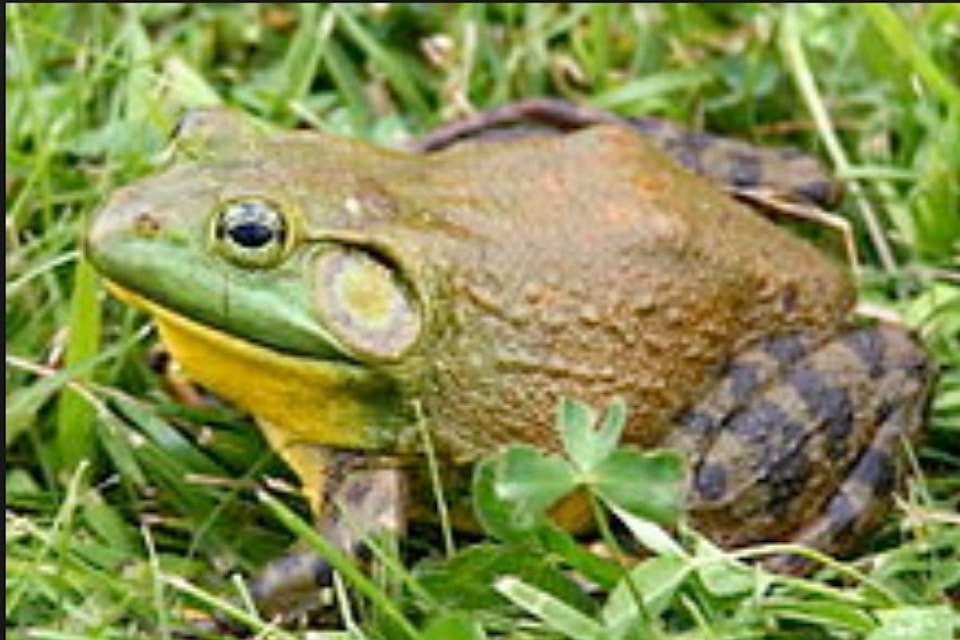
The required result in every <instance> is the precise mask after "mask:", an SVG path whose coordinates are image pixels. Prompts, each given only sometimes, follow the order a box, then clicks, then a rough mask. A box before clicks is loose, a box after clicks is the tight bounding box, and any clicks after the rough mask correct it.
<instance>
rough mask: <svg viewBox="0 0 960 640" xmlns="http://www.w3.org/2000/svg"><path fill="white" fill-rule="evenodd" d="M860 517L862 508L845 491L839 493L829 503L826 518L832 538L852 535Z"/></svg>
mask: <svg viewBox="0 0 960 640" xmlns="http://www.w3.org/2000/svg"><path fill="white" fill-rule="evenodd" d="M859 517H860V509H859V508H858V507H857V506H856V505H855V504H854V503H853V501H852V500H851V499H850V497H849V496H847V494H845V493H838V494H837V495H835V496H834V497H833V498H832V499H831V500H830V503H829V504H828V505H827V511H826V519H827V528H828V530H829V536H830V538H832V539H834V540H836V539H839V538H842V537H844V536H847V535H850V534H851V532H852V531H853V526H854V524H855V523H856V521H857V518H859Z"/></svg>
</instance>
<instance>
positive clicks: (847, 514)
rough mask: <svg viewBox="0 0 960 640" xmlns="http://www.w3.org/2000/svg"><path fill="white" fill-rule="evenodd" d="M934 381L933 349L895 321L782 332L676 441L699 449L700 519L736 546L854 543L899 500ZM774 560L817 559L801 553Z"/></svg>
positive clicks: (695, 499)
mask: <svg viewBox="0 0 960 640" xmlns="http://www.w3.org/2000/svg"><path fill="white" fill-rule="evenodd" d="M932 381H933V369H932V367H931V365H930V361H929V359H928V358H927V356H926V354H925V353H924V352H923V351H922V349H921V348H920V347H919V346H918V345H917V343H916V342H915V341H914V339H913V338H912V337H911V336H910V335H909V334H908V333H907V332H906V331H905V330H903V329H902V328H900V327H898V326H895V325H892V324H878V325H875V326H871V327H861V328H852V329H848V330H846V331H845V332H843V333H841V334H840V335H838V336H834V337H831V338H829V339H823V338H815V337H813V336H809V335H803V334H796V333H794V334H788V335H782V336H778V337H775V338H772V339H768V340H766V341H764V342H762V343H761V344H759V345H757V346H755V347H753V348H751V349H748V350H746V351H745V352H743V353H741V354H739V355H737V356H736V357H735V358H733V359H732V360H731V361H730V362H729V363H728V364H727V365H726V367H725V370H724V374H723V376H722V377H721V379H720V381H719V382H718V383H717V384H716V386H715V387H714V388H713V389H712V390H711V392H710V393H709V394H708V395H707V397H706V398H705V399H704V400H703V401H702V402H701V403H699V404H698V405H696V406H694V407H693V408H691V409H689V410H688V411H686V412H684V413H683V414H681V415H680V417H679V422H680V425H681V426H680V428H678V429H677V430H676V431H675V432H674V433H673V434H671V436H670V438H669V439H668V440H669V441H668V442H667V443H666V444H667V446H675V447H678V448H681V449H683V450H684V451H685V452H686V453H687V455H688V457H689V459H690V462H691V465H690V469H691V473H690V478H689V489H688V496H689V498H688V506H689V509H690V513H691V518H692V521H693V524H694V526H695V527H697V528H698V529H700V530H702V531H704V532H706V533H708V535H710V536H711V537H712V538H713V539H715V540H716V541H717V542H719V543H721V544H723V545H724V546H728V547H737V546H742V545H747V544H755V543H759V542H773V541H778V542H795V543H799V544H802V545H806V546H809V547H812V548H815V549H818V550H820V551H824V552H827V553H839V554H842V553H844V552H848V551H850V550H851V548H852V547H853V546H854V545H855V544H856V543H857V541H858V540H859V539H860V538H861V537H862V536H863V534H864V532H866V531H867V530H869V529H870V527H871V526H872V525H874V524H876V522H877V521H878V519H879V518H880V517H881V516H882V515H883V514H884V513H885V511H886V509H887V508H888V507H889V505H890V502H891V495H892V492H893V490H894V489H895V487H896V486H897V482H898V479H899V478H900V477H901V476H902V473H901V471H902V470H901V468H900V467H902V456H901V455H899V454H900V453H901V445H902V444H903V443H905V442H911V441H914V440H915V439H916V438H917V437H918V435H919V432H920V426H921V424H922V420H923V414H924V411H925V409H926V406H927V404H928V403H927V401H928V398H929V395H930V389H931V387H932ZM767 564H768V566H769V567H770V568H772V569H774V570H777V571H782V572H790V573H802V572H804V571H806V570H808V569H809V568H810V566H809V564H808V563H807V562H806V561H804V560H803V559H801V558H799V557H794V556H778V557H776V558H773V559H771V561H770V562H768V563H767Z"/></svg>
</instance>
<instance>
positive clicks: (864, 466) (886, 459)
mask: <svg viewBox="0 0 960 640" xmlns="http://www.w3.org/2000/svg"><path fill="white" fill-rule="evenodd" d="M894 476H895V474H894V468H893V462H892V461H891V460H890V456H888V455H887V454H886V453H884V452H883V451H881V450H880V449H877V448H875V447H871V448H869V449H867V451H866V452H865V453H864V454H863V455H862V456H861V457H860V461H859V462H857V466H856V468H855V469H854V470H853V474H852V475H851V477H852V478H854V479H856V480H858V481H859V482H862V483H863V484H865V485H866V486H868V487H870V488H871V489H873V493H874V495H876V496H880V497H883V496H886V495H887V494H888V493H889V492H890V491H891V490H892V489H893V485H894Z"/></svg>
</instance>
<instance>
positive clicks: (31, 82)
mask: <svg viewBox="0 0 960 640" xmlns="http://www.w3.org/2000/svg"><path fill="white" fill-rule="evenodd" d="M5 18H6V25H5V30H6V31H5V35H6V42H7V47H6V58H5V64H6V67H5V71H6V78H7V81H6V94H5V97H6V111H5V125H6V126H5V153H6V173H5V195H6V198H5V201H6V313H5V327H6V329H5V336H6V364H7V366H6V392H7V401H6V419H7V434H6V463H7V464H6V471H5V473H6V481H7V483H6V494H5V497H6V500H7V521H6V533H7V541H6V553H7V572H6V587H7V589H6V592H7V598H6V605H7V606H6V614H7V618H6V621H7V629H8V633H9V634H10V637H34V638H39V637H42V638H93V637H97V638H172V637H175V636H177V634H179V633H181V632H184V631H185V630H187V629H192V630H193V632H196V627H197V624H195V623H194V622H192V621H193V620H195V619H196V618H198V617H199V618H201V619H206V618H208V616H209V614H210V612H211V611H220V612H221V614H222V615H225V616H227V617H233V618H238V617H239V618H242V619H243V621H244V623H245V624H247V625H248V626H249V628H251V629H253V630H254V631H255V632H258V633H260V634H261V636H262V637H277V638H280V637H284V638H289V637H293V634H290V633H286V632H281V631H279V630H276V629H274V628H271V627H270V625H269V624H268V623H266V622H264V621H262V620H259V618H258V616H257V615H256V614H255V613H254V612H252V611H251V610H249V609H248V608H244V606H242V605H238V604H237V603H238V602H243V593H242V589H241V588H239V587H238V585H237V583H236V582H234V581H233V579H232V576H235V575H236V574H248V573H249V572H250V571H252V570H253V569H254V568H255V567H257V566H260V565H261V564H262V563H263V562H264V561H265V560H266V559H267V558H270V557H274V556H276V555H278V554H279V553H281V552H282V550H284V549H285V548H286V547H287V545H288V544H290V542H291V541H292V540H293V538H294V537H295V535H296V534H295V533H291V531H290V530H289V529H288V527H287V524H289V523H290V522H291V520H290V519H289V518H286V519H281V520H274V519H272V518H270V517H268V515H267V514H272V513H274V511H271V510H270V509H269V508H268V507H267V506H265V505H264V504H262V503H261V502H260V501H258V500H257V498H256V492H255V489H256V488H257V487H258V486H260V485H261V484H262V483H263V482H264V481H265V479H266V480H269V484H270V486H272V487H274V488H275V489H277V490H279V491H281V492H283V493H284V495H283V496H282V498H283V501H284V502H286V503H288V504H293V505H294V506H295V507H296V508H297V509H298V510H300V512H301V513H303V512H305V508H304V505H303V504H302V502H301V501H300V499H299V497H298V496H297V494H296V493H295V492H294V491H293V490H292V489H291V490H288V489H289V486H290V480H291V477H290V475H289V473H288V472H287V471H286V469H284V468H283V467H282V465H280V464H279V463H278V462H277V461H276V460H275V459H274V457H273V456H272V454H270V453H268V452H267V447H266V445H265V443H264V442H263V441H262V439H261V437H260V435H259V434H258V433H257V431H256V430H255V429H252V428H250V424H249V421H248V420H247V419H246V418H244V417H243V416H240V415H238V414H236V413H235V412H233V411H231V410H229V409H227V408H224V407H221V406H219V405H217V404H216V402H215V401H213V400H207V405H206V406H201V407H191V408H186V407H184V406H183V405H181V404H180V403H179V402H176V401H174V400H173V399H172V398H171V396H170V395H169V394H168V393H167V391H166V390H165V386H164V381H163V379H162V378H161V377H160V376H158V375H157V374H156V373H155V372H154V371H153V369H152V368H151V367H150V366H149V364H148V363H149V361H150V358H149V355H148V354H149V351H150V346H151V344H152V342H153V339H152V338H150V337H148V335H149V330H148V329H146V328H145V326H146V325H145V322H144V318H143V317H142V316H140V315H139V314H137V313H135V312H132V311H129V310H127V309H125V308H123V307H121V306H120V305H118V304H116V303H115V302H114V301H112V300H109V299H107V298H106V297H104V296H102V294H101V293H100V292H99V289H98V287H97V286H96V283H95V282H94V281H93V279H92V278H91V277H90V276H91V274H90V272H89V269H87V268H86V266H84V265H83V264H82V263H80V262H78V256H79V251H78V239H79V237H80V236H81V231H82V228H83V224H84V218H85V216H86V215H87V213H88V212H89V211H90V210H91V209H92V208H94V207H95V206H96V205H97V204H98V203H99V202H101V201H102V200H103V198H104V197H105V196H106V194H108V193H110V192H111V191H112V190H114V189H115V188H116V187H117V186H119V185H122V184H125V183H127V182H128V181H129V180H131V179H132V178H134V177H136V176H139V175H142V174H144V173H148V172H149V171H151V170H152V169H153V168H154V167H155V166H156V164H157V163H158V162H160V161H161V160H162V157H163V151H164V148H165V146H166V144H167V139H168V135H169V132H170V131H171V130H172V129H173V127H174V125H175V123H176V122H177V120H178V118H179V117H180V115H181V114H182V113H183V112H184V111H186V110H188V109H192V108H197V107H203V106H210V105H214V104H229V105H234V106H238V107H240V108H243V109H246V110H247V111H249V112H251V113H253V114H255V115H257V116H258V117H260V118H261V119H263V120H264V121H265V122H269V123H273V124H276V125H278V126H285V127H286V126H309V127H322V128H324V129H329V130H333V131H338V132H343V133H347V134H350V135H356V136H361V137H364V138H368V139H371V140H375V141H378V142H380V143H385V144H397V143H399V142H400V141H402V140H405V139H408V138H409V137H411V136H414V135H416V134H419V133H421V132H424V131H427V130H429V129H430V128H431V127H433V126H435V125H436V124H437V123H439V122H442V121H446V120H449V119H451V118H454V117H457V116H460V115H464V114H466V113H470V112H472V111H473V110H476V109H481V108H485V107H488V106H493V105H496V104H503V103H504V102H507V101H509V100H513V99H517V98H519V97H529V96H533V95H541V94H545V95H559V96H563V97H566V98H568V99H571V100H574V101H578V102H584V103H587V104H592V105H595V106H602V107H604V108H609V109H612V110H615V111H617V112H618V113H621V114H624V115H640V114H651V115H657V116H662V117H667V118H672V119H675V120H678V121H681V122H684V123H687V124H688V125H690V126H692V127H694V128H703V129H707V130H711V131H715V132H719V133H724V134H728V135H732V136H735V137H738V138H742V139H745V140H748V141H753V142H759V143H770V144H777V145H792V146H796V147H799V148H801V149H804V150H806V151H809V152H812V153H815V154H819V155H821V156H822V157H824V158H826V159H827V160H828V161H829V162H830V163H831V164H832V165H833V166H834V167H835V169H836V170H837V171H838V172H839V174H840V176H841V178H843V179H844V180H845V182H846V184H847V186H848V189H847V192H848V196H847V198H846V200H845V201H844V203H843V205H842V206H841V208H840V211H839V213H840V214H841V215H843V216H844V217H846V218H847V219H848V220H849V221H850V222H851V223H852V225H853V227H854V231H855V235H856V242H857V247H858V249H859V251H860V253H861V255H862V260H863V269H862V270H861V273H860V276H861V277H860V284H861V296H862V298H863V299H864V300H865V301H867V302H869V303H870V304H872V305H873V306H875V307H880V308H882V309H884V310H887V311H888V312H890V311H892V312H895V313H897V314H899V315H901V316H902V317H903V318H904V319H905V321H906V322H907V323H908V324H909V325H910V326H911V327H913V328H915V329H916V331H917V332H918V334H919V335H920V336H921V337H922V339H923V340H924V342H925V343H926V344H927V346H928V348H929V349H930V351H931V353H932V354H933V356H934V357H935V358H936V360H937V361H938V363H940V368H941V376H940V382H939V385H938V389H937V393H936V396H935V398H934V400H933V404H932V408H931V415H930V425H929V429H928V432H929V435H928V438H927V441H926V443H925V444H924V445H922V446H920V447H919V448H918V449H917V451H916V457H917V459H916V465H915V466H916V469H915V472H914V473H913V474H912V478H913V481H912V482H911V484H910V486H909V487H908V490H907V491H906V492H905V494H904V495H903V496H902V497H903V499H902V501H901V502H900V506H899V508H898V511H897V514H896V515H897V517H896V518H893V519H891V521H890V523H889V524H888V526H886V527H885V529H884V530H883V531H882V532H881V533H880V534H879V535H878V536H877V537H876V538H875V539H874V540H872V541H871V544H870V546H869V547H867V548H865V549H864V554H865V555H864V556H863V557H862V558H859V559H854V560H851V561H849V562H839V561H835V560H829V559H828V560H829V561H828V563H827V564H826V566H825V567H824V569H823V570H822V571H820V572H819V573H818V574H817V575H815V576H814V577H811V578H806V579H788V578H782V577H777V576H771V575H769V574H766V573H764V572H762V571H759V570H755V569H753V568H752V567H751V566H749V565H746V564H743V563H742V560H744V559H746V558H753V557H760V556H763V555H764V554H768V553H774V552H778V551H783V550H782V549H779V550H778V549H764V548H755V549H748V550H744V551H742V552H738V553H737V554H730V553H726V552H723V551H720V550H718V549H715V548H713V547H712V546H711V545H710V544H709V543H707V542H706V541H704V540H702V539H699V538H697V536H696V535H695V534H693V533H692V532H686V531H685V530H684V529H683V528H682V526H681V527H680V529H679V533H676V532H675V531H674V530H673V529H672V528H664V527H661V526H659V525H657V524H656V523H655V522H654V520H655V521H657V522H672V521H673V520H674V518H675V515H676V502H675V498H676V495H675V494H674V493H673V492H672V491H671V490H670V489H669V487H670V486H671V484H672V483H673V478H674V473H675V472H676V465H675V461H673V460H671V459H670V458H669V457H659V456H656V455H640V454H638V453H637V452H635V451H631V450H629V449H626V450H622V449H617V448H616V447H615V446H614V445H615V443H616V441H617V440H618V437H619V431H618V428H619V427H618V426H617V425H618V424H622V416H621V417H620V418H618V417H617V416H618V415H620V414H621V413H622V411H623V409H622V408H616V407H614V408H610V409H608V410H607V413H606V414H605V415H604V416H603V418H602V419H601V420H599V421H598V420H597V419H596V417H595V415H594V414H593V413H592V411H593V410H592V409H588V408H586V407H583V406H581V405H577V404H575V403H569V402H568V403H566V404H564V405H563V406H562V407H561V408H560V409H559V412H560V414H561V415H562V416H563V420H562V421H561V422H562V423H563V424H565V425H566V428H565V429H564V431H563V432H562V436H563V441H564V445H565V449H566V451H565V454H564V455H563V456H551V455H547V454H545V453H543V452H540V451H536V450H533V449H529V448H526V449H524V448H521V449H515V450H514V452H513V453H508V454H505V456H501V457H499V458H497V459H494V460H491V461H487V462H486V463H484V465H482V466H481V467H480V469H479V471H478V482H477V489H478V491H477V493H476V495H475V499H476V501H477V503H478V510H479V512H480V519H481V521H482V522H483V524H485V525H486V527H487V529H488V531H489V532H490V533H491V535H490V536H489V537H487V538H485V539H483V540H482V541H480V542H479V543H471V542H470V541H469V540H464V541H458V544H460V545H461V551H460V552H459V553H458V554H456V555H454V556H453V557H452V558H450V559H449V560H443V559H439V558H431V559H429V560H425V561H423V562H421V563H419V564H417V565H416V566H415V567H414V568H412V569H409V570H408V569H403V568H399V567H394V568H393V569H392V570H391V571H389V572H388V573H389V575H390V576H391V578H392V580H393V581H394V583H395V584H394V585H393V588H395V589H398V590H399V592H400V593H402V594H403V596H402V597H400V598H397V599H395V602H394V603H393V605H392V609H391V607H390V606H385V602H384V597H382V596H378V595H377V591H376V589H372V590H370V591H363V590H362V589H361V591H360V592H361V593H364V594H365V596H364V597H363V598H362V600H364V601H365V602H366V601H369V602H370V603H372V604H371V606H369V607H367V608H365V609H362V610H361V612H369V613H370V616H369V617H364V618H363V619H361V620H360V624H359V626H356V625H354V626H350V631H348V632H345V633H344V634H342V635H340V636H339V637H346V634H350V635H349V637H403V634H404V633H406V634H407V635H420V636H422V637H425V638H430V639H432V638H440V637H451V636H457V637H465V638H483V637H510V638H530V639H533V638H559V637H577V638H580V637H611V638H617V637H622V638H634V637H658V638H666V637H679V638H694V637H711V638H743V637H777V638H805V637H822V638H871V639H872V640H876V639H877V638H887V637H897V638H901V639H907V640H909V639H912V638H934V639H936V638H938V637H943V638H946V637H951V634H954V633H956V629H957V616H956V613H955V612H954V611H953V610H952V609H951V607H954V608H955V605H956V601H957V600H956V599H957V594H958V592H960V552H958V549H960V522H958V520H957V518H956V512H957V509H958V506H960V504H958V496H960V480H958V478H960V449H958V444H957V443H958V442H960V342H958V336H960V286H958V277H957V273H958V268H960V259H958V255H960V253H958V251H960V245H958V239H960V215H958V212H960V179H958V176H960V104H958V95H960V89H958V86H960V77H958V69H960V59H958V53H957V52H958V51H960V28H958V25H960V8H958V6H957V4H956V3H926V4H924V3H920V4H912V5H895V6H892V5H879V4H868V5H853V4H846V5H844V4H806V5H790V6H785V5H772V4H756V3H754V4H746V3H744V4H659V5H657V4H595V5H587V4H572V5H560V4H526V5H524V4H518V3H494V4H481V3H472V4H466V3H464V4H446V5H427V4H416V3H414V4H397V5H387V4H366V5H365V4H338V5H335V6H334V5H313V4H309V5H308V4H304V5H285V4H269V5H255V4H232V3H210V4H205V3H139V4H82V3H73V4H70V3H59V4H39V3H33V4H24V3H14V4H8V5H6V7H5ZM524 468H526V469H528V470H530V475H529V477H528V476H526V475H525V473H523V472H522V470H523V469H524ZM637 476H643V477H648V478H649V479H650V480H651V483H652V484H651V485H650V487H649V491H647V490H646V489H645V490H644V491H643V492H634V491H633V490H632V488H633V486H634V485H635V484H636V483H635V482H633V481H631V482H630V483H629V484H625V483H623V482H622V479H623V478H624V477H628V478H630V479H633V478H635V477H637ZM571 490H576V491H580V492H582V494H583V495H586V496H587V497H588V499H589V500H590V501H591V502H590V504H591V507H592V508H593V509H594V510H595V513H597V514H601V519H602V522H601V524H607V525H611V526H612V524H611V523H612V522H616V523H618V526H622V528H623V529H625V534H623V535H622V536H621V537H620V538H616V537H615V536H612V534H611V532H610V531H609V530H607V531H605V532H604V535H603V538H604V540H605V541H606V543H607V547H608V550H609V551H610V552H611V553H613V554H614V557H613V558H610V557H606V556H604V555H602V554H595V553H593V552H591V551H590V550H589V549H588V548H586V547H585V546H584V545H583V544H581V543H580V541H578V540H576V539H575V538H573V537H572V536H570V535H569V534H568V533H566V532H564V531H561V530H559V529H556V528H553V527H551V526H549V521H548V520H547V519H546V518H545V517H544V515H543V514H544V512H545V510H547V509H548V507H550V506H551V505H552V504H553V503H554V502H555V501H556V500H557V499H560V498H561V497H562V496H564V495H565V494H567V493H568V492H569V491H571ZM605 518H609V519H610V521H611V522H606V521H605V520H603V519H605ZM648 518H651V519H648ZM284 523H287V524H284ZM293 528H294V530H295V531H296V527H293ZM601 528H603V527H601ZM608 529H609V527H608ZM624 536H625V537H626V538H627V540H626V542H628V543H629V546H636V547H639V548H643V549H646V550H647V551H648V553H649V554H650V555H649V556H647V557H646V558H644V559H641V560H639V561H638V562H637V563H636V564H634V565H633V566H632V567H630V569H629V571H626V570H625V568H624V566H623V565H622V564H621V563H622V562H623V561H624V556H625V555H626V552H625V551H624V552H621V551H620V550H619V547H620V546H623V545H622V544H621V543H623V542H624V540H623V539H622V538H623V537H624ZM438 554H439V552H438ZM574 572H575V574H576V575H577V576H581V577H582V578H579V577H578V578H577V579H574V578H573V574H574ZM348 573H349V571H348ZM585 585H586V586H585ZM353 587H354V589H356V588H357V585H353ZM383 593H387V591H384V592H383ZM391 593H392V592H391ZM231 608H233V609H235V611H234V613H236V614H237V615H236V616H232V615H229V614H228V613H227V610H228V609H231ZM385 611H390V612H391V613H389V614H385V613H384V612H385ZM951 627H952V629H951ZM360 629H363V630H362V631H361V630H360ZM404 629H406V631H404ZM597 634H600V635H597ZM631 634H632V635H631ZM206 636H207V637H217V636H218V634H217V633H216V632H212V631H211V632H210V633H208V634H206ZM324 637H328V636H326V635H325V636H324ZM329 637H336V636H334V635H333V634H330V635H329Z"/></svg>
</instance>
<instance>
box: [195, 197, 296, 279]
mask: <svg viewBox="0 0 960 640" xmlns="http://www.w3.org/2000/svg"><path fill="white" fill-rule="evenodd" d="M288 235H289V230H288V228H287V220H286V218H285V217H284V215H283V213H282V211H281V210H280V208H279V207H278V206H277V205H275V204H273V203H272V202H270V201H268V200H262V199H248V200H232V201H229V202H226V203H224V205H223V206H222V207H221V209H220V211H219V212H217V214H216V216H215V217H214V224H213V236H214V242H215V244H216V247H217V249H218V250H219V251H220V253H221V254H223V255H224V257H226V258H228V259H229V260H231V261H233V262H235V263H237V264H238V265H240V266H241V267H248V268H252V269H263V268H266V267H272V266H273V265H275V264H277V263H278V262H279V261H280V258H282V257H283V253H284V249H286V246H287V237H288Z"/></svg>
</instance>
